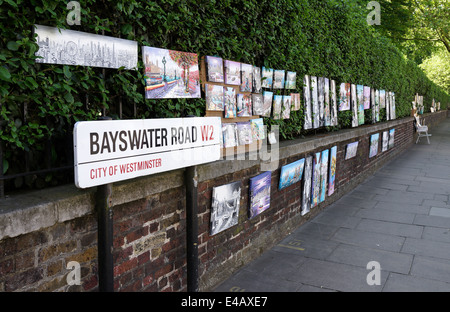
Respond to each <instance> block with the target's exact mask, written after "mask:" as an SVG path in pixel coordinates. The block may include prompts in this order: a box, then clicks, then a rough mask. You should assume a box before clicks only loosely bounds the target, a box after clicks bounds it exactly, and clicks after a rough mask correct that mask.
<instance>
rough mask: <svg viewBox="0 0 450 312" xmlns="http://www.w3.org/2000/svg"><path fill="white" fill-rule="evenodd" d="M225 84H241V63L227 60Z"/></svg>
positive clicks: (225, 64)
mask: <svg viewBox="0 0 450 312" xmlns="http://www.w3.org/2000/svg"><path fill="white" fill-rule="evenodd" d="M224 67H225V75H224V80H225V84H229V85H233V86H239V85H240V84H241V63H239V62H234V61H230V60H225V62H224Z"/></svg>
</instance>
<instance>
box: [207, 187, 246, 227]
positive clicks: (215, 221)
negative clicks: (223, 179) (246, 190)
mask: <svg viewBox="0 0 450 312" xmlns="http://www.w3.org/2000/svg"><path fill="white" fill-rule="evenodd" d="M241 189H242V183H241V181H238V182H233V183H230V184H226V185H222V186H218V187H214V188H213V191H212V205H211V219H210V225H211V226H210V234H211V235H215V234H217V233H219V232H222V231H224V230H226V229H228V228H230V227H232V226H233V225H236V224H237V223H238V220H239V205H240V200H241Z"/></svg>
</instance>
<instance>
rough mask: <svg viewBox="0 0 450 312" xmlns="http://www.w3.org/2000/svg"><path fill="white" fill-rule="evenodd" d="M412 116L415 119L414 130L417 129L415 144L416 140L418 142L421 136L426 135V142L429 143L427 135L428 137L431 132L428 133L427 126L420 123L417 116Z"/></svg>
mask: <svg viewBox="0 0 450 312" xmlns="http://www.w3.org/2000/svg"><path fill="white" fill-rule="evenodd" d="M414 118H415V119H416V122H415V124H414V126H415V127H416V131H417V134H418V136H417V140H416V144H417V142H419V140H420V138H422V137H426V138H427V141H428V144H430V139H429V138H428V137H430V136H431V134H428V127H427V126H425V125H422V124H421V123H420V118H419V116H417V115H415V116H414ZM423 122H425V119H424V120H423Z"/></svg>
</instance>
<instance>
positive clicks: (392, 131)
mask: <svg viewBox="0 0 450 312" xmlns="http://www.w3.org/2000/svg"><path fill="white" fill-rule="evenodd" d="M394 136H395V129H391V130H389V148H393V147H394Z"/></svg>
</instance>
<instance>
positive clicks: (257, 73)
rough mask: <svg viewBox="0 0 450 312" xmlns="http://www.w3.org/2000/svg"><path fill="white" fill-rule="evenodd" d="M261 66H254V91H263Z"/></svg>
mask: <svg viewBox="0 0 450 312" xmlns="http://www.w3.org/2000/svg"><path fill="white" fill-rule="evenodd" d="M261 91H262V86H261V67H258V66H253V93H261Z"/></svg>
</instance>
